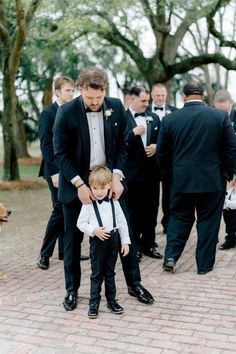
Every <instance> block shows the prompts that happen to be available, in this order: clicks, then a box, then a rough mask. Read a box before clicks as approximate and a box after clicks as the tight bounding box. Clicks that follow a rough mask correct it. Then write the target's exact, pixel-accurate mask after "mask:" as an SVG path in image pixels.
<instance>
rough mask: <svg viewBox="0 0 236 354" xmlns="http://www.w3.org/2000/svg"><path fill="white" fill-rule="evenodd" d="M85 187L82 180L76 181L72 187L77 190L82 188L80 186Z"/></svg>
mask: <svg viewBox="0 0 236 354" xmlns="http://www.w3.org/2000/svg"><path fill="white" fill-rule="evenodd" d="M84 185H85V183H84V182H83V181H82V180H77V181H76V182H75V184H74V186H75V187H76V188H77V189H78V188H80V187H82V186H84Z"/></svg>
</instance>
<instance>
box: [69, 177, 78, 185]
mask: <svg viewBox="0 0 236 354" xmlns="http://www.w3.org/2000/svg"><path fill="white" fill-rule="evenodd" d="M79 179H80V176H79V175H78V176H75V177H74V178H72V179H71V180H70V181H71V183H72V184H74V185H75V183H76V182H77V181H78V180H79Z"/></svg>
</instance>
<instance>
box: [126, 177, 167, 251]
mask: <svg viewBox="0 0 236 354" xmlns="http://www.w3.org/2000/svg"><path fill="white" fill-rule="evenodd" d="M159 194H160V182H159V181H158V180H144V181H142V182H141V183H139V184H135V185H134V184H133V185H130V186H129V188H128V192H127V193H126V194H125V200H126V203H127V207H128V213H129V220H130V225H131V229H132V233H133V236H134V240H135V244H136V248H137V250H140V251H148V250H149V249H150V248H151V247H154V243H155V237H156V233H155V228H156V225H157V214H158V207H159Z"/></svg>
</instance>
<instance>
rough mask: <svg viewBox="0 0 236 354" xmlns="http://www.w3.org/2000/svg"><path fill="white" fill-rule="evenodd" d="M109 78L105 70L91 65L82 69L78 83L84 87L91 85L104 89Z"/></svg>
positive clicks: (96, 88)
mask: <svg viewBox="0 0 236 354" xmlns="http://www.w3.org/2000/svg"><path fill="white" fill-rule="evenodd" d="M107 83H108V78H107V74H106V73H105V71H103V70H102V69H99V68H96V67H89V68H86V69H84V70H82V71H81V73H80V74H79V76H78V80H77V85H78V86H80V87H83V88H88V87H91V88H93V89H95V90H102V91H104V90H105V89H106V87H107Z"/></svg>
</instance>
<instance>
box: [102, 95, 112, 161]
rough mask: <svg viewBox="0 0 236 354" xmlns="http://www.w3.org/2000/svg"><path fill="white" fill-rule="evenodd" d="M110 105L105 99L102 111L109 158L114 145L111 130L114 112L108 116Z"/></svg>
mask: <svg viewBox="0 0 236 354" xmlns="http://www.w3.org/2000/svg"><path fill="white" fill-rule="evenodd" d="M110 109H111V108H110V107H107V105H106V102H105V100H104V101H103V104H102V113H103V124H104V141H105V154H106V158H107V160H108V158H109V153H110V151H111V146H112V131H111V119H112V112H111V115H110V116H106V112H107V110H110Z"/></svg>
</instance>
